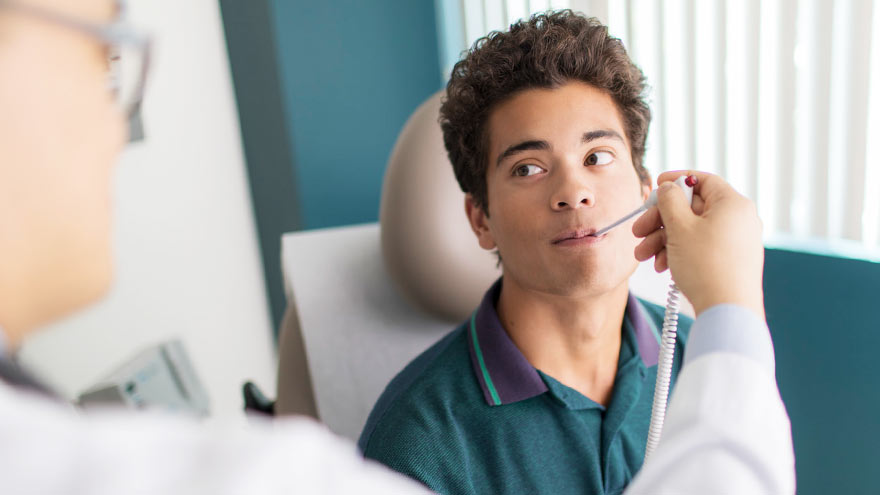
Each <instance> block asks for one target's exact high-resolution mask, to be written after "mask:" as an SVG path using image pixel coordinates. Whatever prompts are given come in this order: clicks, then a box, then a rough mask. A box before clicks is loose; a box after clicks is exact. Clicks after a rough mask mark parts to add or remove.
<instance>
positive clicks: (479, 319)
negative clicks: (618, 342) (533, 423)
mask: <svg viewBox="0 0 880 495" xmlns="http://www.w3.org/2000/svg"><path fill="white" fill-rule="evenodd" d="M501 282H502V279H500V278H499V279H498V280H497V281H496V282H495V283H494V284H493V285H492V287H491V288H489V290H488V291H487V292H486V295H485V296H483V301H482V302H481V303H480V305H479V307H477V310H476V311H474V313H473V314H472V315H471V318H470V321H468V323H467V326H468V328H467V332H468V339H467V340H468V348H469V350H470V357H471V365H472V366H473V370H474V374H475V375H476V378H477V382H479V384H480V388H481V389H482V390H483V397H484V398H485V400H486V403H487V404H489V405H490V406H500V405H504V404H511V403H514V402H519V401H521V400H525V399H530V398H532V397H535V396H536V395H540V394H543V393H544V392H546V391H547V390H548V389H547V384H546V383H544V380H543V379H542V378H541V375H540V374H539V373H538V370H536V369H535V367H534V366H532V365H531V363H529V362H528V360H526V358H525V356H523V354H522V352H520V350H519V348H518V347H516V344H514V343H513V340H511V339H510V336H509V335H508V334H507V331H506V330H504V327H503V326H501V320H500V319H499V318H498V312H497V311H496V310H495V305H496V303H497V302H498V296H499V295H500V294H501ZM623 319H624V329H625V330H626V331H629V332H632V334H633V335H634V337H635V340H636V342H637V344H638V349H639V356H640V357H641V360H642V362H643V363H644V365H645V367H651V366H656V365H657V354H658V351H659V349H660V345H659V331H658V329H657V328H656V326H655V325H654V324H653V321H651V319H650V318H648V317H647V315H646V314H645V310H644V308H642V305H641V303H640V302H639V300H638V299H637V298H636V297H635V296H633V295H632V294H631V293H630V295H629V299H628V300H627V304H626V312H625V314H624V318H623Z"/></svg>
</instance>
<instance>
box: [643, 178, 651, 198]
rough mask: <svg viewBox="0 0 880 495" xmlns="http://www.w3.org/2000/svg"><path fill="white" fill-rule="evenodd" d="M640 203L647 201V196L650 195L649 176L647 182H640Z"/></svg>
mask: <svg viewBox="0 0 880 495" xmlns="http://www.w3.org/2000/svg"><path fill="white" fill-rule="evenodd" d="M641 184H642V203H644V202H645V201H648V196H650V195H651V176H650V175H649V176H648V180H647V181H645V182H642V183H641Z"/></svg>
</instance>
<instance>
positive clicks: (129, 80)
mask: <svg viewBox="0 0 880 495" xmlns="http://www.w3.org/2000/svg"><path fill="white" fill-rule="evenodd" d="M2 8H7V9H12V10H15V11H17V12H19V13H22V14H27V15H32V16H35V17H39V18H40V19H43V20H46V21H49V22H53V23H55V24H58V25H61V26H64V27H66V28H69V29H73V30H76V31H79V32H81V33H84V34H86V35H89V36H91V37H93V38H96V39H97V40H98V41H100V42H101V43H102V44H104V45H105V46H106V47H107V89H108V90H109V91H110V92H111V93H112V94H113V96H114V97H115V99H116V103H117V105H119V108H120V109H121V110H122V111H123V112H124V113H125V115H126V116H127V118H129V119H131V118H132V116H134V115H136V114H138V113H139V112H140V107H141V103H142V102H143V99H144V87H145V86H146V82H147V72H148V71H149V68H150V51H151V45H152V43H151V41H150V38H149V37H148V36H146V35H144V34H142V33H139V32H137V31H135V30H134V29H133V28H132V27H131V26H129V25H128V24H127V23H126V22H125V21H124V20H123V14H124V5H123V4H122V3H121V2H117V10H118V13H117V18H116V20H114V21H112V22H109V23H105V24H99V23H94V22H90V21H86V20H83V19H77V18H75V17H71V16H68V15H65V14H62V13H59V12H54V11H51V10H49V9H44V8H42V7H38V6H33V5H27V4H24V3H21V2H17V1H15V0H0V9H2Z"/></svg>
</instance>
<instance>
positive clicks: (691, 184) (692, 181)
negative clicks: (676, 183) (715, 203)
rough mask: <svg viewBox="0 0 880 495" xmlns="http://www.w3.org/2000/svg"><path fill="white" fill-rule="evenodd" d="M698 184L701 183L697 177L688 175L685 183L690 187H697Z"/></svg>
mask: <svg viewBox="0 0 880 495" xmlns="http://www.w3.org/2000/svg"><path fill="white" fill-rule="evenodd" d="M697 182H699V179H697V176H696V175H688V176H687V178H686V179H685V180H684V183H685V184H687V186H688V187H694V186H696V185H697Z"/></svg>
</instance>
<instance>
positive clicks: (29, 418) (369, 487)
mask: <svg viewBox="0 0 880 495" xmlns="http://www.w3.org/2000/svg"><path fill="white" fill-rule="evenodd" d="M0 434H2V436H3V439H4V441H3V447H2V449H0V466H2V468H0V473H2V476H3V486H4V491H8V492H9V493H17V494H38V493H71V494H76V493H88V494H108V495H109V494H119V493H132V494H141V493H143V494H147V493H149V494H155V493H162V494H193V493H212V494H250V493H261V494H276V493H278V494H280V493H285V494H289V493H309V494H330V493H334V494H336V493H369V494H416V493H429V492H428V490H427V488H425V487H424V486H422V485H420V484H418V483H416V482H414V481H412V480H409V479H406V478H404V477H403V476H400V475H398V474H396V473H393V472H392V471H390V470H388V469H387V468H385V467H384V466H381V465H379V464H378V463H375V462H371V461H367V460H364V459H363V458H362V457H361V456H360V455H359V453H358V452H357V449H356V447H355V446H354V444H352V443H350V442H348V441H345V440H343V439H341V438H339V437H337V436H335V435H333V434H332V433H330V432H329V430H327V429H326V428H325V427H323V426H322V425H320V424H318V423H316V422H314V421H312V420H308V419H286V420H279V421H277V422H275V423H268V422H265V423H262V422H260V423H257V424H251V425H247V426H246V425H243V424H238V425H232V424H222V425H221V424H213V425H202V424H198V423H194V422H189V421H183V420H182V419H181V418H174V417H165V416H160V415H154V414H151V413H143V414H133V413H128V412H125V411H119V412H105V413H99V414H96V415H92V414H89V415H88V416H75V415H72V414H71V412H70V411H69V410H66V409H64V408H62V407H60V406H59V405H57V404H55V403H53V402H51V401H47V400H43V399H41V398H37V397H32V396H31V395H30V394H26V393H21V392H19V391H17V390H13V389H10V388H9V387H6V386H0Z"/></svg>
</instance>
